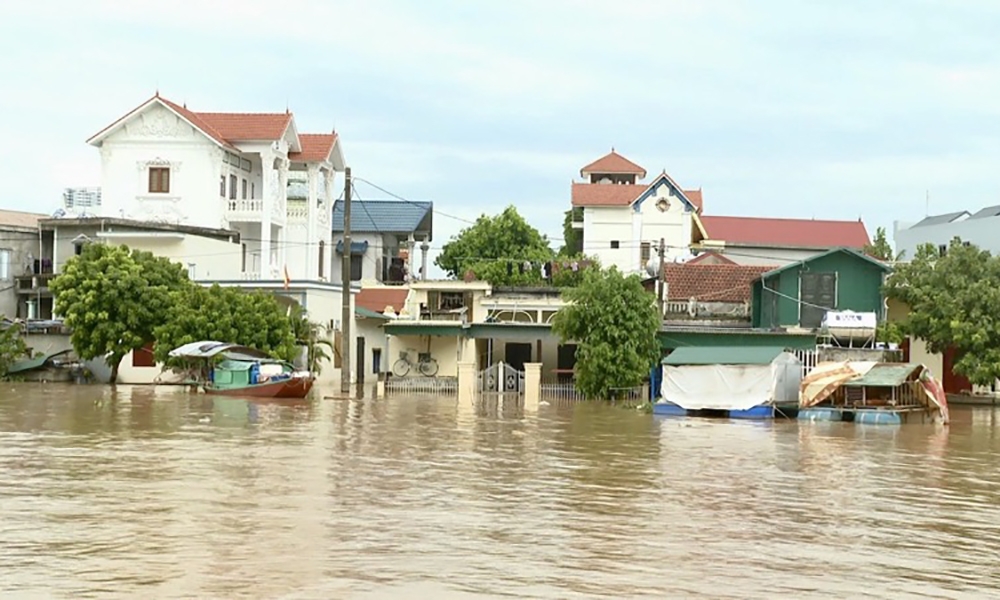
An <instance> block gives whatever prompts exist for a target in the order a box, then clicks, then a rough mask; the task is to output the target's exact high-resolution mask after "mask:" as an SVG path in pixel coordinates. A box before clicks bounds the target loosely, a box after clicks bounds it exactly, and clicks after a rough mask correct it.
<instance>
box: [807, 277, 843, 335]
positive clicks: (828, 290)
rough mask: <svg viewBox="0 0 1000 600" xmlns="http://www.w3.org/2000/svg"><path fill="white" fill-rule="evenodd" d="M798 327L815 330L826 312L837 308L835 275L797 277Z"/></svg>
mask: <svg viewBox="0 0 1000 600" xmlns="http://www.w3.org/2000/svg"><path fill="white" fill-rule="evenodd" d="M799 299H800V300H801V303H800V304H799V325H800V326H801V327H806V328H809V329H815V328H817V327H819V326H820V323H822V322H823V316H824V315H825V314H826V311H827V310H832V309H834V308H836V307H837V274H836V273H801V274H800V275H799Z"/></svg>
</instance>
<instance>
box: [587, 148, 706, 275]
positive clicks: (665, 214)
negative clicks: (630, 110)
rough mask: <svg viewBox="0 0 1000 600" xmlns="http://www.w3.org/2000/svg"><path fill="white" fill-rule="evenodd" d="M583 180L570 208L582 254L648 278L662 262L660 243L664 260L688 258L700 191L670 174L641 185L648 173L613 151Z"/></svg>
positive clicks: (699, 201) (595, 164)
mask: <svg viewBox="0 0 1000 600" xmlns="http://www.w3.org/2000/svg"><path fill="white" fill-rule="evenodd" d="M580 175H581V176H582V177H583V178H584V179H585V180H586V181H585V182H583V183H576V182H574V183H573V184H572V205H573V208H574V209H575V211H576V213H577V216H576V217H575V219H574V220H575V223H574V227H576V228H577V229H582V230H583V247H582V251H583V253H584V254H586V255H588V256H593V257H596V258H597V259H598V261H600V263H601V266H603V267H610V266H615V267H617V268H618V269H619V270H620V271H622V272H624V273H626V274H630V273H645V272H646V268H647V265H648V264H649V263H650V261H653V260H659V245H660V240H661V239H662V240H663V242H664V246H665V252H664V258H665V259H666V260H668V261H672V260H674V259H676V258H679V257H682V256H686V255H687V254H688V253H689V247H690V245H691V241H692V235H693V231H694V228H695V227H697V214H698V213H699V212H700V211H701V202H702V197H701V190H687V191H685V190H683V189H681V187H680V186H679V185H678V184H677V183H676V182H675V181H674V180H673V179H672V178H671V177H670V176H669V175H667V173H666V172H663V173H661V174H659V175H657V176H656V177H655V178H654V179H653V180H652V181H651V182H649V183H642V182H641V180H642V179H644V178H645V176H646V170H645V169H644V168H642V167H640V166H639V165H637V164H635V163H633V162H632V161H630V160H628V159H626V158H625V157H623V156H621V155H620V154H618V153H616V152H615V151H614V149H612V151H611V153H610V154H607V155H606V156H604V157H602V158H600V159H598V160H596V161H594V162H593V163H591V164H589V165H587V166H585V167H583V169H581V170H580ZM580 213H582V214H580Z"/></svg>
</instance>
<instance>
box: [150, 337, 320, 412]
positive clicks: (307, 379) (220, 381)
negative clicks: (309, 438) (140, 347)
mask: <svg viewBox="0 0 1000 600" xmlns="http://www.w3.org/2000/svg"><path fill="white" fill-rule="evenodd" d="M169 355H170V357H171V358H177V359H182V360H184V361H186V362H190V363H192V364H194V365H197V366H198V368H197V369H194V370H193V371H195V372H196V374H195V377H194V380H193V381H191V382H189V383H191V384H192V385H196V386H198V387H200V388H201V389H202V390H204V392H205V393H206V394H213V395H218V396H238V397H243V398H305V397H306V395H307V394H309V391H310V390H311V389H312V386H313V383H314V382H315V380H316V378H315V376H314V375H313V374H312V373H311V372H309V371H298V370H296V369H295V366H294V365H292V364H291V363H289V362H287V361H284V360H278V359H275V358H272V357H271V356H270V355H268V354H267V353H266V352H261V351H260V350H257V349H256V348H251V347H249V346H241V345H239V344H228V343H225V342H215V341H210V340H206V341H201V342H194V343H191V344H185V345H183V346H180V347H178V348H174V349H173V350H171V351H170V353H169Z"/></svg>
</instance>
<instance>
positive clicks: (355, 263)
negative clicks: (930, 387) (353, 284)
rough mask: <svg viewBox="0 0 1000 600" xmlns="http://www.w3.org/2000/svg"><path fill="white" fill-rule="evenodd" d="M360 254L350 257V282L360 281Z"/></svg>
mask: <svg viewBox="0 0 1000 600" xmlns="http://www.w3.org/2000/svg"><path fill="white" fill-rule="evenodd" d="M362 258H364V257H363V256H361V255H360V254H352V255H351V281H361V259H362Z"/></svg>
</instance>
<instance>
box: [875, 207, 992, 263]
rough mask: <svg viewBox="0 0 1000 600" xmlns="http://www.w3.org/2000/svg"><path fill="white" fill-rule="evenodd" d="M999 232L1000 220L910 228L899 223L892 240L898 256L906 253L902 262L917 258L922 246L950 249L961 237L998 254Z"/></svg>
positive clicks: (977, 220)
mask: <svg viewBox="0 0 1000 600" xmlns="http://www.w3.org/2000/svg"><path fill="white" fill-rule="evenodd" d="M998 231H1000V217H987V218H984V219H966V220H964V221H959V222H957V223H942V224H940V225H925V226H922V227H914V226H907V225H906V224H904V223H901V222H899V221H897V222H896V223H894V231H893V236H892V237H893V242H894V245H895V251H896V253H897V254H898V253H899V252H903V256H902V260H904V261H908V260H912V259H913V257H914V255H915V254H916V253H917V248H918V247H919V246H920V245H922V244H934V245H935V246H942V245H943V246H947V245H948V244H949V243H951V240H952V239H954V238H956V237H958V238H961V240H962V241H963V242H970V243H972V244H975V245H976V246H979V247H980V248H981V249H983V250H989V251H990V252H992V253H993V254H997V253H1000V235H997V232H998Z"/></svg>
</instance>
